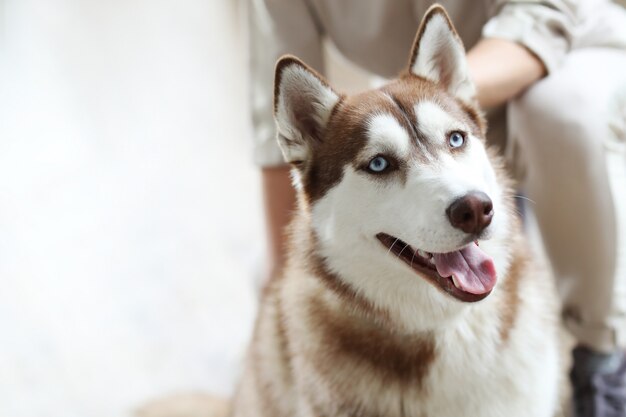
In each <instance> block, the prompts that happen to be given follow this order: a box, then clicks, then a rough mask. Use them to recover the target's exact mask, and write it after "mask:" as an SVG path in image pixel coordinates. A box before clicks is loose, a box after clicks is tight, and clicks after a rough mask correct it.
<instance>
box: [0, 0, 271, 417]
mask: <svg viewBox="0 0 626 417" xmlns="http://www.w3.org/2000/svg"><path fill="white" fill-rule="evenodd" d="M0 5H1V6H2V7H1V8H0V18H1V19H2V20H1V23H0V28H1V30H2V31H1V32H0V36H1V38H0V42H1V44H0V45H1V46H0V48H1V49H0V52H1V55H0V59H1V61H0V62H1V71H2V72H1V73H0V77H1V78H0V79H1V82H2V84H1V90H0V106H1V107H0V416H3V417H57V416H58V417H91V416H93V417H100V416H101V417H105V416H106V417H115V416H126V415H129V414H130V412H131V410H133V409H134V408H135V407H136V406H137V405H139V404H141V403H143V402H144V401H146V400H148V399H151V398H154V397H156V396H160V395H162V394H164V393H168V392H173V391H188V390H202V391H213V392H218V393H224V394H226V393H228V392H229V391H230V389H231V387H232V383H233V379H234V377H235V375H236V372H237V367H238V364H239V363H240V358H241V355H242V353H243V349H244V345H245V342H246V340H247V339H248V337H249V332H250V328H251V323H252V319H253V316H254V311H255V308H256V307H255V297H256V296H255V293H254V285H253V283H254V279H255V277H256V276H258V275H259V274H260V271H261V270H262V266H263V262H262V259H263V258H262V254H263V240H262V230H263V229H262V223H261V220H262V212H261V208H260V203H259V202H260V193H259V186H258V173H257V170H256V169H255V168H254V167H253V165H252V163H251V149H250V141H249V139H248V129H249V124H248V117H247V113H246V100H247V92H246V76H245V74H246V73H245V65H246V59H245V44H244V42H243V40H244V37H245V36H244V35H245V33H244V32H242V31H240V30H239V29H240V28H239V27H238V26H239V24H240V10H239V6H238V4H237V3H236V2H234V1H230V2H227V1H211V0H209V1H207V0H185V1H155V0H115V1H112V0H106V1H98V0H82V1H77V0H74V1H72V0H5V1H4V2H1V1H0Z"/></svg>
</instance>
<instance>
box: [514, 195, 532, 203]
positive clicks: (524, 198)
mask: <svg viewBox="0 0 626 417" xmlns="http://www.w3.org/2000/svg"><path fill="white" fill-rule="evenodd" d="M513 197H514V198H519V199H521V200H526V201H530V202H531V203H533V204H537V202H536V201H535V200H532V199H530V198H528V197H526V196H524V195H520V194H515V195H514V196H513Z"/></svg>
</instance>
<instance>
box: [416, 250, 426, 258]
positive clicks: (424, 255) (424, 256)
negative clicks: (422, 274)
mask: <svg viewBox="0 0 626 417" xmlns="http://www.w3.org/2000/svg"><path fill="white" fill-rule="evenodd" d="M417 254H418V255H419V256H421V257H422V258H428V255H427V254H426V252H424V251H423V250H421V249H418V250H417Z"/></svg>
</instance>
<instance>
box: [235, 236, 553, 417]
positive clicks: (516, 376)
mask: <svg viewBox="0 0 626 417" xmlns="http://www.w3.org/2000/svg"><path fill="white" fill-rule="evenodd" d="M305 241H306V239H305ZM514 243H515V244H516V245H517V244H520V245H521V242H514ZM515 249H516V253H517V256H516V258H515V259H514V260H513V262H512V264H511V267H510V268H509V273H508V274H507V276H505V277H502V280H501V286H500V287H499V288H498V291H496V292H495V293H494V294H492V296H491V297H489V298H488V299H487V300H485V301H484V302H482V303H481V304H480V305H477V306H476V307H475V308H472V309H470V310H469V311H467V312H466V313H465V314H464V315H463V316H462V317H458V318H456V319H454V320H453V321H451V322H450V323H447V324H446V325H445V326H442V327H440V328H437V329H433V330H430V331H426V332H420V333H405V332H404V331H403V330H402V328H401V325H398V324H397V323H396V321H395V320H394V317H393V314H392V313H390V312H388V311H381V310H378V309H376V308H375V307H374V306H372V305H370V304H369V303H368V302H367V301H366V300H364V299H362V298H360V297H359V296H358V295H357V294H355V293H352V292H351V291H350V289H349V288H345V287H342V286H341V284H339V283H338V282H336V281H334V277H333V276H332V274H326V273H325V272H323V268H322V270H320V266H319V265H316V264H315V263H314V262H313V263H312V262H311V261H310V259H302V258H298V256H294V257H292V258H295V260H296V261H295V262H293V263H292V265H291V266H290V268H289V269H288V273H287V274H286V276H285V277H284V278H282V279H279V280H276V281H275V282H273V283H272V285H271V286H270V288H269V290H268V293H267V294H266V298H265V302H264V304H263V306H262V308H261V314H260V316H259V319H258V323H257V332H256V334H255V338H254V341H253V344H252V345H251V348H250V356H249V361H250V363H249V365H250V366H248V369H247V373H246V375H245V377H244V380H243V381H242V385H241V387H240V391H239V395H238V396H237V397H236V402H235V405H236V407H235V410H236V411H235V416H263V417H265V416H268V417H269V416H272V417H281V416H285V417H286V416H311V417H312V416H328V417H334V416H337V417H339V416H342V417H343V416H363V417H369V416H372V417H373V416H389V417H395V416H398V417H401V416H438V417H446V416H450V417H453V416H484V417H491V416H493V417H496V416H504V415H506V416H517V415H519V416H527V415H533V416H546V417H547V416H550V415H551V413H552V411H553V410H554V407H555V399H556V392H555V389H556V385H555V384H554V381H555V380H556V375H557V363H558V360H557V358H556V350H555V349H556V344H555V339H556V333H555V317H554V316H553V315H552V313H551V312H552V311H553V307H554V306H553V304H551V302H552V301H553V300H552V298H551V296H552V294H551V289H550V285H549V281H548V278H547V277H546V276H544V275H543V273H541V272H540V270H537V269H535V267H534V265H533V263H532V260H531V259H530V258H529V257H528V256H527V255H526V252H525V251H524V248H523V246H517V247H516V248H515ZM546 330H548V331H547V332H546ZM529 382H531V383H529ZM529 399H532V401H529Z"/></svg>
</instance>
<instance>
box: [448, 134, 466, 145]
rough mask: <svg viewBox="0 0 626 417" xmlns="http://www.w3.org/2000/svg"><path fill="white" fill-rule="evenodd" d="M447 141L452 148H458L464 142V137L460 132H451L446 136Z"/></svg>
mask: <svg viewBox="0 0 626 417" xmlns="http://www.w3.org/2000/svg"><path fill="white" fill-rule="evenodd" d="M448 143H449V144H450V147H452V148H460V147H461V146H463V144H464V143H465V137H464V136H463V134H462V133H460V132H452V133H450V136H449V137H448Z"/></svg>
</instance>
